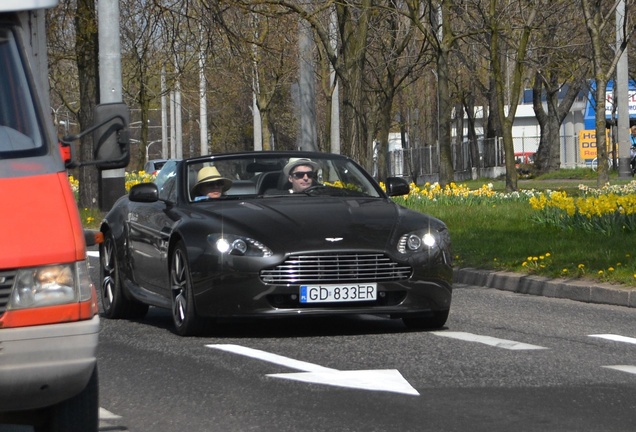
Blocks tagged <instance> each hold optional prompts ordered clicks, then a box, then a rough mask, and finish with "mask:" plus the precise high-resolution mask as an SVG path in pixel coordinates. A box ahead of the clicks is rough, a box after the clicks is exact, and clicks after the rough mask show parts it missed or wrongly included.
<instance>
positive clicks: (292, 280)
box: [261, 253, 413, 285]
mask: <svg viewBox="0 0 636 432" xmlns="http://www.w3.org/2000/svg"><path fill="white" fill-rule="evenodd" d="M412 271H413V269H412V268H411V267H410V266H408V265H403V264H398V263H396V262H394V261H392V260H391V258H389V257H388V256H386V255H384V254H374V253H366V254H365V253H362V254H361V253H337V254H333V253H330V254H307V255H291V256H289V257H288V258H287V259H286V260H285V262H283V263H282V264H280V265H278V266H276V267H274V268H272V269H264V270H261V280H262V281H263V282H264V283H267V284H277V285H281V284H310V283H339V282H373V281H378V282H379V281H396V280H404V279H408V278H409V277H410V276H411V273H412Z"/></svg>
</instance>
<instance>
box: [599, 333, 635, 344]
mask: <svg viewBox="0 0 636 432" xmlns="http://www.w3.org/2000/svg"><path fill="white" fill-rule="evenodd" d="M589 336H590V337H595V338H601V339H608V340H613V341H616V342H627V343H631V344H636V338H632V337H627V336H621V335H615V334H595V335H589Z"/></svg>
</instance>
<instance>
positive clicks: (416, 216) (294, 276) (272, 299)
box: [99, 151, 452, 336]
mask: <svg viewBox="0 0 636 432" xmlns="http://www.w3.org/2000/svg"><path fill="white" fill-rule="evenodd" d="M408 192H409V185H408V183H407V182H406V180H404V179H402V178H397V177H389V178H387V179H386V181H385V182H384V185H383V186H381V185H380V184H378V183H377V182H376V181H375V180H374V179H373V177H371V176H370V175H369V174H368V173H367V172H366V171H365V170H364V169H363V168H362V167H361V166H360V165H358V164H357V163H356V162H355V161H353V160H352V159H350V158H347V157H344V156H340V155H334V154H325V153H313V152H272V151H267V152H245V153H232V154H218V155H211V156H202V157H196V158H192V159H184V160H179V161H174V160H169V161H168V162H167V163H166V164H165V165H164V167H163V168H162V169H161V171H159V173H158V174H157V177H156V178H155V180H154V182H152V183H142V184H139V185H135V186H133V187H132V188H131V189H130V192H129V194H128V195H127V196H124V197H122V198H120V199H119V200H118V201H117V202H116V203H115V205H114V206H113V208H112V209H111V211H110V212H109V213H108V214H107V215H106V217H105V219H104V221H103V223H102V225H101V231H102V232H103V234H104V242H103V243H102V244H101V245H100V278H101V281H100V284H99V285H100V287H99V290H100V294H101V300H102V307H103V316H105V317H107V318H142V317H143V316H144V315H145V314H146V312H147V311H148V307H149V306H154V307H161V308H167V309H170V310H171V311H172V317H173V321H174V325H175V328H176V332H177V333H178V334H180V335H183V336H186V335H193V334H197V333H198V332H200V331H201V330H202V329H203V328H204V324H205V325H207V324H208V323H210V322H214V319H220V318H223V319H233V318H244V317H250V318H257V317H283V316H299V315H316V316H317V315H322V316H325V315H335V314H374V315H382V316H388V317H390V318H400V319H402V320H403V321H404V323H405V324H406V325H407V326H408V327H412V328H438V327H441V326H443V325H444V324H445V322H446V320H447V318H448V313H449V309H450V304H451V294H452V262H451V261H452V254H451V250H450V248H451V244H450V235H449V232H448V230H447V227H446V225H445V224H444V223H443V222H441V221H440V220H438V219H435V218H433V217H430V216H427V215H425V214H422V213H419V212H415V211H411V210H408V209H406V208H404V207H401V206H399V205H397V204H396V203H395V202H393V200H392V199H391V198H390V197H391V196H398V195H405V194H408Z"/></svg>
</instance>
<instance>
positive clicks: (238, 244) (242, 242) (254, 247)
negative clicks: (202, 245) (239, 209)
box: [208, 234, 272, 257]
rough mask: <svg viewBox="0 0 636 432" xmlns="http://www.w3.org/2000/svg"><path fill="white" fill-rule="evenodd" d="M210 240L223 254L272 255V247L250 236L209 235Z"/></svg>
mask: <svg viewBox="0 0 636 432" xmlns="http://www.w3.org/2000/svg"><path fill="white" fill-rule="evenodd" d="M208 241H209V242H210V243H211V244H213V245H214V247H215V248H216V250H217V251H218V252H219V253H221V254H230V255H244V256H260V257H268V256H271V255H272V251H271V249H270V248H268V247H267V246H265V245H264V244H263V243H261V242H259V241H256V240H254V239H251V238H249V237H240V236H235V235H227V234H224V235H221V236H219V235H209V236H208Z"/></svg>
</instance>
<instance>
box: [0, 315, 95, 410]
mask: <svg viewBox="0 0 636 432" xmlns="http://www.w3.org/2000/svg"><path fill="white" fill-rule="evenodd" d="M98 333H99V316H98V315H95V316H94V317H93V318H92V319H90V320H85V321H76V322H70V323H63V324H52V325H42V326H32V327H21V328H8V329H0V411H5V412H6V411H18V410H31V409H37V408H43V407H47V406H51V405H54V404H57V403H59V402H61V401H63V400H66V399H69V398H71V397H73V396H75V395H77V394H78V393H79V392H81V391H82V390H83V389H84V388H85V387H86V385H87V384H88V381H89V379H90V377H91V374H92V372H93V369H94V368H95V365H96V363H97V343H98Z"/></svg>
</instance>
